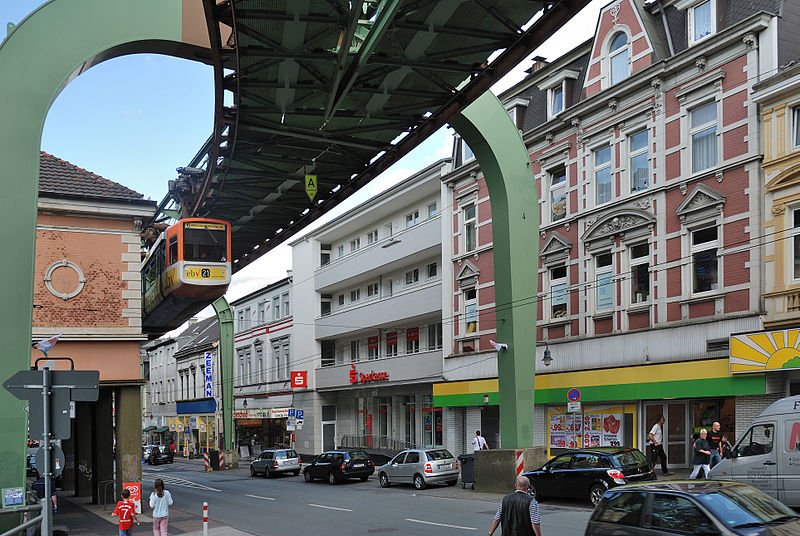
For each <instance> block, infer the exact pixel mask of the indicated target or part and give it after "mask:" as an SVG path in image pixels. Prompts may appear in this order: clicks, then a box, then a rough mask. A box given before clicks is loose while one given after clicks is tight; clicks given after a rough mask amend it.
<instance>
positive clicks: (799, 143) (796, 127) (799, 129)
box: [789, 105, 800, 149]
mask: <svg viewBox="0 0 800 536" xmlns="http://www.w3.org/2000/svg"><path fill="white" fill-rule="evenodd" d="M791 121H792V124H791V127H790V128H791V133H792V137H791V140H790V145H789V147H790V148H791V149H799V148H800V105H796V106H792V114H791Z"/></svg>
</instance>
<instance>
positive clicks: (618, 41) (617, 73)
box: [608, 32, 630, 86]
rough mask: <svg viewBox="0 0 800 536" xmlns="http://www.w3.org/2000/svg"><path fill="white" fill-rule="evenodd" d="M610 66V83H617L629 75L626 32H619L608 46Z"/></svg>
mask: <svg viewBox="0 0 800 536" xmlns="http://www.w3.org/2000/svg"><path fill="white" fill-rule="evenodd" d="M608 53H609V58H610V61H609V62H610V66H611V69H610V70H611V85H612V86H613V85H615V84H618V83H620V82H622V81H623V80H625V79H626V78H628V76H629V75H630V61H629V56H630V54H629V53H628V34H626V33H625V32H619V33H618V34H617V35H615V36H614V38H613V39H612V40H611V44H610V45H609V47H608Z"/></svg>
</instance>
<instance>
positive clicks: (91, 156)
mask: <svg viewBox="0 0 800 536" xmlns="http://www.w3.org/2000/svg"><path fill="white" fill-rule="evenodd" d="M57 1H61V2H64V1H68V0H57ZM165 1H166V0H165ZM171 1H176V0H171ZM610 1H611V0H593V1H592V3H591V4H589V5H588V6H587V7H586V8H585V9H584V10H583V11H582V12H581V13H579V14H578V15H577V16H576V17H574V18H573V19H572V20H571V21H570V22H569V23H568V24H567V25H566V26H564V27H563V28H562V29H561V30H559V31H558V32H556V33H555V34H553V36H551V37H550V39H548V41H547V42H546V43H545V44H544V45H542V46H541V47H540V48H539V49H537V50H535V51H534V52H532V54H531V56H543V57H545V58H547V59H548V60H553V59H556V58H558V57H559V56H561V55H563V54H564V53H566V52H568V51H569V50H571V49H572V48H574V47H576V46H578V45H579V44H580V43H582V42H583V41H585V40H586V39H588V38H589V37H590V36H591V35H592V33H593V32H594V29H595V26H596V24H597V14H598V12H599V10H600V8H602V7H603V6H604V5H606V4H608V3H610ZM43 3H44V2H42V0H0V23H2V27H0V37H2V38H5V35H6V32H5V28H6V24H5V23H9V22H10V23H14V24H18V23H19V22H20V21H21V20H22V19H23V18H24V17H25V16H27V15H28V14H29V13H30V12H31V11H33V10H34V9H36V7H38V6H39V5H41V4H43ZM530 66H531V62H530V60H526V61H523V62H522V63H521V64H520V66H519V68H517V69H516V70H515V71H514V72H512V73H510V74H509V75H508V76H507V77H506V78H504V79H503V80H502V81H500V82H498V84H497V85H496V86H495V87H494V88H492V90H493V91H494V92H495V93H499V92H500V91H503V90H505V89H507V88H509V87H511V86H513V85H514V84H515V83H516V82H518V81H520V80H521V79H522V78H523V77H524V71H525V70H526V69H528V68H529V67H530ZM213 102H214V86H213V79H212V69H211V67H209V66H207V65H203V64H201V63H196V62H190V61H187V60H180V59H176V58H170V57H166V56H158V55H149V54H139V55H133V56H126V57H122V58H116V59H113V60H110V61H107V62H104V63H101V64H100V65H97V66H95V67H93V68H92V69H90V70H89V71H87V72H86V73H84V74H82V75H81V76H79V77H78V78H76V79H75V80H74V81H73V82H71V83H70V84H69V85H68V86H67V87H66V88H65V89H64V90H63V91H62V92H61V94H60V95H59V96H58V98H57V99H56V101H55V103H54V104H53V106H52V108H51V109H50V112H49V113H48V116H47V120H46V122H45V127H44V132H43V134H42V150H44V151H47V152H48V153H51V154H53V155H55V156H57V157H59V158H62V159H64V160H67V161H69V162H72V163H73V164H75V165H77V166H80V167H82V168H85V169H88V170H89V171H92V172H94V173H97V174H98V175H101V176H103V177H106V178H107V179H110V180H113V181H115V182H118V183H120V184H123V185H125V186H127V187H129V188H132V189H134V190H136V191H138V192H140V193H142V194H144V196H145V198H147V199H152V200H154V201H156V202H159V201H161V200H162V199H163V198H164V196H165V195H166V193H167V181H168V180H170V179H174V178H175V177H176V175H177V173H176V172H175V168H177V167H180V166H184V165H186V164H188V162H189V161H190V160H191V159H192V157H193V156H194V155H195V153H196V152H197V150H198V149H199V148H200V146H201V145H202V144H203V142H204V141H205V140H206V139H207V138H208V136H209V134H210V133H211V127H212V121H213ZM451 146H452V130H451V129H448V128H443V129H441V130H440V131H438V132H437V133H436V134H434V135H433V136H431V138H429V139H428V140H426V141H425V142H423V143H422V144H421V145H420V146H419V147H417V148H416V149H415V150H414V151H413V152H411V153H410V154H409V155H407V156H406V157H405V158H403V159H402V160H400V161H399V162H397V163H396V164H395V165H394V166H392V167H391V168H390V169H389V170H387V171H386V172H385V173H383V174H382V175H380V176H379V177H378V178H376V179H375V180H373V181H372V182H371V183H370V184H369V185H367V186H365V187H364V188H362V190H361V191H359V192H358V193H356V194H355V195H353V196H351V197H350V198H349V199H348V200H347V201H345V202H343V203H342V204H341V205H339V207H337V209H336V210H335V211H331V213H330V214H329V215H328V216H327V217H326V218H323V219H320V220H319V221H317V222H315V224H314V225H313V227H316V226H319V225H322V224H324V223H325V222H327V221H329V220H330V219H331V218H335V217H336V216H337V215H340V214H342V213H343V212H345V211H347V210H348V209H350V208H352V207H354V206H356V205H357V204H359V203H362V202H364V201H365V200H367V199H369V198H370V197H372V196H373V195H375V194H376V193H378V192H381V191H383V190H385V189H387V188H389V187H391V186H393V185H394V184H396V183H397V182H399V181H400V180H401V179H403V178H404V177H407V176H409V175H412V174H413V173H415V172H416V171H419V170H420V169H422V168H424V167H425V166H427V165H429V164H431V163H433V162H435V161H436V160H439V159H441V158H446V157H448V156H450V152H451ZM313 227H309V228H307V229H306V230H304V231H303V233H304V234H305V233H307V232H308V231H309V230H310V229H311V228H313ZM290 269H291V253H290V248H289V247H288V246H287V245H285V244H284V245H281V246H278V247H277V248H275V249H274V250H272V251H271V252H269V253H267V254H266V255H264V256H263V257H262V258H261V259H259V260H258V261H256V262H254V263H253V264H251V265H250V266H248V267H246V268H244V269H242V270H241V271H240V272H238V273H237V274H236V275H235V276H234V278H233V282H232V284H231V287H230V289H229V290H228V293H227V295H226V297H227V298H228V300H229V301H232V300H235V299H237V298H240V297H242V296H244V295H246V294H248V293H250V292H253V291H255V290H257V289H258V288H260V287H262V286H265V285H268V284H270V283H273V282H275V281H277V280H279V279H282V278H283V277H286V271H287V270H290ZM211 314H213V312H212V311H211V309H210V308H208V309H206V310H205V311H204V312H203V313H201V314H200V316H203V317H205V316H209V315H211Z"/></svg>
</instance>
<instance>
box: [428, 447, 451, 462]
mask: <svg viewBox="0 0 800 536" xmlns="http://www.w3.org/2000/svg"><path fill="white" fill-rule="evenodd" d="M425 454H426V455H427V456H428V461H435V460H449V459H450V458H452V457H453V455H452V454H450V451H449V450H447V449H436V450H428V451H425Z"/></svg>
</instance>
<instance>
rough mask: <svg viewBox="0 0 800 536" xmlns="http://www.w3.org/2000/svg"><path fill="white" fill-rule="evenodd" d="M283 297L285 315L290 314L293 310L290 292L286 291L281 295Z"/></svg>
mask: <svg viewBox="0 0 800 536" xmlns="http://www.w3.org/2000/svg"><path fill="white" fill-rule="evenodd" d="M281 299H282V300H283V316H289V315H290V314H292V313H291V311H290V310H289V293H288V292H284V293H283V294H282V295H281Z"/></svg>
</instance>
